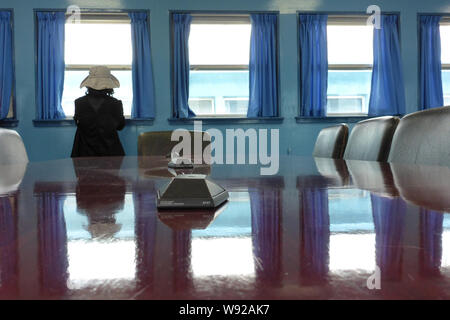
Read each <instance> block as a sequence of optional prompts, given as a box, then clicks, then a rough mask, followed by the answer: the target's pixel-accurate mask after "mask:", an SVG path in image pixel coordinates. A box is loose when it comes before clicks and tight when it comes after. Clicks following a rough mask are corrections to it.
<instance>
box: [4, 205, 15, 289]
mask: <svg viewBox="0 0 450 320" xmlns="http://www.w3.org/2000/svg"><path fill="white" fill-rule="evenodd" d="M16 238H17V234H16V226H15V224H14V216H13V211H12V207H11V203H10V201H9V198H8V197H3V198H0V289H3V288H5V290H6V288H7V286H8V284H10V283H11V282H12V280H13V279H14V278H15V277H16V276H17V250H16V247H15V245H14V243H15V242H16ZM0 291H1V290H0Z"/></svg>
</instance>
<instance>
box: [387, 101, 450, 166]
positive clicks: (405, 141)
mask: <svg viewBox="0 0 450 320" xmlns="http://www.w3.org/2000/svg"><path fill="white" fill-rule="evenodd" d="M388 161H389V162H402V163H414V164H421V165H439V166H450V107H441V108H435V109H430V110H425V111H418V112H414V113H411V114H409V115H406V116H405V117H403V118H402V119H401V120H400V123H399V125H398V126H397V130H396V131H395V134H394V137H393V139H392V145H391V151H390V153H389V159H388Z"/></svg>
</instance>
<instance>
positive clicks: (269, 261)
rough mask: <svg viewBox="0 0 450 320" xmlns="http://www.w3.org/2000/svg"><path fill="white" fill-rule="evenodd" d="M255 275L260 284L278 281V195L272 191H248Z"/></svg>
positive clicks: (279, 271) (279, 244) (279, 250)
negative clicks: (255, 262)
mask: <svg viewBox="0 0 450 320" xmlns="http://www.w3.org/2000/svg"><path fill="white" fill-rule="evenodd" d="M250 206H251V213H252V242H253V256H254V260H255V261H258V263H257V264H256V267H255V268H256V275H257V277H258V279H259V281H261V282H262V283H270V284H271V285H275V286H276V285H279V284H280V283H281V196H280V192H278V191H276V190H275V191H274V190H264V189H262V190H258V191H252V192H250Z"/></svg>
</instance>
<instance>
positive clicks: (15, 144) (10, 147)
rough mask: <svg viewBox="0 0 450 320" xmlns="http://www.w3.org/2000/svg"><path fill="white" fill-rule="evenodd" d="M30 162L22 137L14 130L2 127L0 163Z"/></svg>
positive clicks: (0, 129) (0, 133) (0, 130)
mask: <svg viewBox="0 0 450 320" xmlns="http://www.w3.org/2000/svg"><path fill="white" fill-rule="evenodd" d="M19 163H28V155H27V150H26V149H25V145H24V144H23V141H22V138H21V137H20V135H19V134H18V133H17V132H16V131H14V130H8V129H3V128H0V165H10V164H19Z"/></svg>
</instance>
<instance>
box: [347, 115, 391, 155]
mask: <svg viewBox="0 0 450 320" xmlns="http://www.w3.org/2000/svg"><path fill="white" fill-rule="evenodd" d="M399 121H400V119H399V118H398V117H391V116H387V117H379V118H372V119H368V120H363V121H360V122H358V123H357V124H355V126H354V127H353V129H352V132H351V133H350V136H349V138H348V142H347V147H346V148H345V153H344V159H346V160H365V161H382V162H386V161H387V159H388V157H389V150H390V148H391V143H392V136H393V135H394V132H395V129H396V128H397V125H398V122H399Z"/></svg>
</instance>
